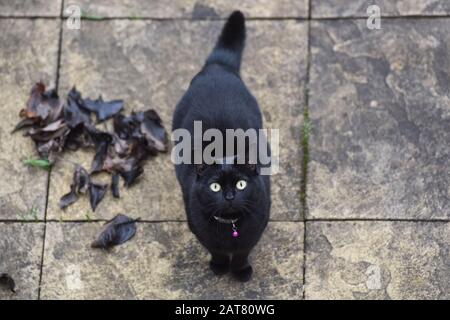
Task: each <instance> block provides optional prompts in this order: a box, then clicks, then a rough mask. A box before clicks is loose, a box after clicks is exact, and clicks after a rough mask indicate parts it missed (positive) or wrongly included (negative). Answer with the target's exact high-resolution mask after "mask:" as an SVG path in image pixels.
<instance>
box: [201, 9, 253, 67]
mask: <svg viewBox="0 0 450 320" xmlns="http://www.w3.org/2000/svg"><path fill="white" fill-rule="evenodd" d="M244 45H245V18H244V15H243V14H242V12H240V11H234V12H233V13H232V14H231V15H230V17H229V18H228V20H227V22H226V23H225V26H224V27H223V29H222V33H221V34H220V37H219V40H218V41H217V43H216V46H215V47H214V50H213V51H212V52H211V54H210V55H209V57H208V59H207V60H206V65H208V64H220V65H223V66H225V67H228V68H230V69H231V70H232V71H233V72H236V73H239V70H240V67H241V59H242V52H243V51H244Z"/></svg>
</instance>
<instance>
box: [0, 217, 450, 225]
mask: <svg viewBox="0 0 450 320" xmlns="http://www.w3.org/2000/svg"><path fill="white" fill-rule="evenodd" d="M107 221H109V219H91V220H83V219H79V220H76V219H74V220H59V219H47V220H45V221H44V220H19V219H12V220H6V219H3V220H0V223H5V224H13V223H30V224H33V223H35V224H41V223H43V224H45V223H48V222H52V223H95V222H107ZM274 222H275V223H278V222H291V223H304V222H307V223H315V222H409V223H449V222H450V219H433V218H432V219H403V218H374V219H366V218H311V219H306V220H298V219H296V220H292V219H288V220H269V223H274ZM137 223H187V220H176V219H163V220H139V221H137Z"/></svg>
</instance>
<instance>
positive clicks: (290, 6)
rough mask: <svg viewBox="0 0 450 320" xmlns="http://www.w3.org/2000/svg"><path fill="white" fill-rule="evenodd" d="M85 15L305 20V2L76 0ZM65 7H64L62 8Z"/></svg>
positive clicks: (251, 0) (281, 0)
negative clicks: (236, 13)
mask: <svg viewBox="0 0 450 320" xmlns="http://www.w3.org/2000/svg"><path fill="white" fill-rule="evenodd" d="M68 4H78V5H79V6H80V7H81V10H82V11H83V12H84V13H85V14H86V15H87V16H94V17H131V18H144V17H150V18H192V19H199V18H200V19H201V18H225V17H227V16H228V15H230V13H231V12H232V11H233V10H241V11H242V12H244V14H246V15H247V16H248V17H306V16H307V15H308V0H296V1H291V0H280V1H270V0H249V1H236V0H232V1H230V0H175V1H171V2H170V5H167V2H165V1H162V0H157V1H152V3H151V5H150V4H148V3H146V2H144V1H139V0H127V1H123V0H97V1H89V0H78V1H69V3H68ZM66 7H67V5H66Z"/></svg>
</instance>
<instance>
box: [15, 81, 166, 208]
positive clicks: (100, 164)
mask: <svg viewBox="0 0 450 320" xmlns="http://www.w3.org/2000/svg"><path fill="white" fill-rule="evenodd" d="M123 105H124V103H123V101H122V100H113V101H103V99H102V97H101V96H100V97H99V98H98V99H96V100H91V99H89V98H86V99H84V98H83V97H82V95H81V93H80V92H79V91H77V90H76V89H75V87H74V88H73V89H72V90H70V92H69V94H68V96H67V101H66V102H65V103H64V102H63V101H62V100H61V99H60V98H59V96H58V94H57V93H56V91H55V90H47V91H46V89H45V85H44V84H43V83H41V82H39V83H37V84H36V85H34V86H33V88H32V90H31V95H30V97H29V99H28V102H27V104H26V108H25V109H22V110H21V111H20V117H22V118H23V119H22V120H21V121H20V122H19V123H18V124H17V125H16V127H15V128H14V131H13V132H15V131H17V130H20V129H27V131H26V132H25V134H24V135H25V136H29V137H30V138H31V139H32V140H33V141H34V142H35V144H36V149H37V152H38V153H39V156H40V157H41V159H48V161H49V162H50V163H53V162H54V161H55V159H56V155H57V154H59V153H61V152H63V151H64V150H78V149H80V148H94V149H95V156H94V159H93V161H92V165H91V168H90V171H89V172H88V171H87V170H85V169H83V168H82V167H80V166H77V167H76V169H75V172H74V177H73V183H72V185H71V186H70V192H69V193H68V194H66V195H64V196H63V197H62V198H61V200H60V207H61V208H65V207H67V206H69V205H70V204H72V203H74V202H75V201H76V200H77V199H78V196H79V195H80V194H85V193H87V192H88V193H89V196H90V203H91V207H92V210H95V208H96V207H97V205H98V203H99V202H100V201H101V200H102V199H103V197H104V195H105V193H106V191H107V187H108V186H107V185H100V184H96V183H94V182H93V181H92V179H91V176H92V175H93V174H95V173H98V172H102V171H103V172H108V173H110V174H111V175H112V178H111V190H112V193H113V196H114V197H117V198H118V197H119V180H120V177H122V178H123V180H124V186H125V187H129V186H131V185H132V184H133V183H134V182H135V181H136V179H137V178H138V177H139V176H140V175H141V174H142V172H143V171H144V169H143V167H142V166H143V162H144V160H146V159H147V158H148V157H150V156H155V155H157V153H158V152H166V151H167V149H168V139H167V133H166V130H165V129H164V127H163V126H162V122H161V118H160V117H159V116H158V114H157V113H156V112H155V111H154V110H151V109H150V110H147V111H142V112H132V114H131V115H129V116H125V115H123V114H122V113H121V111H122V110H123ZM92 113H95V115H96V121H97V123H100V122H102V121H105V120H107V119H110V118H112V119H113V131H112V132H108V131H101V130H99V129H97V128H96V126H95V123H94V122H93V120H92V118H91V114H92Z"/></svg>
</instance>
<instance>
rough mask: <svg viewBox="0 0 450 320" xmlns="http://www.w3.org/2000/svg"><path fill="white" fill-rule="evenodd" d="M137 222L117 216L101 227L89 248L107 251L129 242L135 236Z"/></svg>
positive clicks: (124, 216)
mask: <svg viewBox="0 0 450 320" xmlns="http://www.w3.org/2000/svg"><path fill="white" fill-rule="evenodd" d="M137 220H139V219H131V218H130V217H127V216H126V215H123V214H118V215H117V216H115V217H114V218H113V219H111V220H110V221H108V222H107V223H106V224H105V225H104V226H103V227H102V229H101V230H100V233H99V234H98V236H97V237H96V239H95V240H94V241H93V242H92V244H91V247H92V248H103V249H108V248H110V247H112V246H115V245H119V244H122V243H124V242H126V241H128V240H130V239H131V238H132V237H133V236H134V235H135V234H136V221H137Z"/></svg>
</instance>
